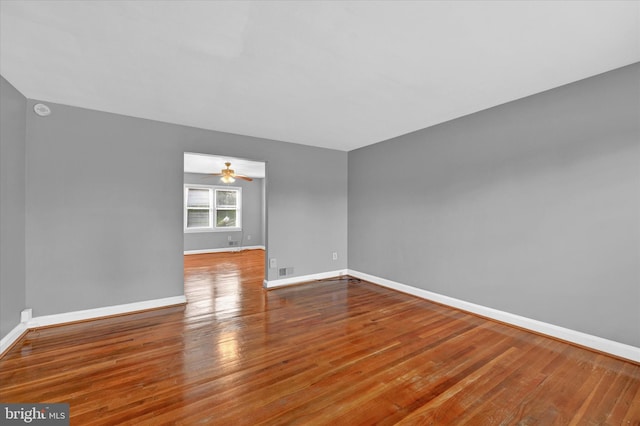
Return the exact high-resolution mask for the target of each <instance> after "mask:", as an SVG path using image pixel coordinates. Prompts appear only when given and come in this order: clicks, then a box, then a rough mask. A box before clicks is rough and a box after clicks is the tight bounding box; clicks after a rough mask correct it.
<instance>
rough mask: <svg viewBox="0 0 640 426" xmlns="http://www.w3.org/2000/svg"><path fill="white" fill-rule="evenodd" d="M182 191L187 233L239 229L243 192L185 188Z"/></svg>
mask: <svg viewBox="0 0 640 426" xmlns="http://www.w3.org/2000/svg"><path fill="white" fill-rule="evenodd" d="M184 191H185V192H184V229H185V231H186V232H209V231H238V230H240V229H241V223H240V222H241V218H242V211H241V208H240V206H241V201H242V188H232V187H226V186H225V187H217V186H205V185H185V187H184Z"/></svg>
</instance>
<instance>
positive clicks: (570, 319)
mask: <svg viewBox="0 0 640 426" xmlns="http://www.w3.org/2000/svg"><path fill="white" fill-rule="evenodd" d="M639 82H640V65H638V64H635V65H632V66H628V67H625V68H621V69H618V70H615V71H612V72H609V73H606V74H603V75H599V76H596V77H593V78H590V79H586V80H583V81H580V82H577V83H574V84H570V85H567V86H563V87H560V88H557V89H555V90H551V91H548V92H545V93H542V94H538V95H535V96H531V97H528V98H525V99H521V100H518V101H515V102H511V103H508V104H505V105H502V106H499V107H496V108H492V109H489V110H486V111H482V112H479V113H476V114H472V115H469V116H466V117H463V118H460V119H457V120H453V121H450V122H447V123H444V124H441V125H438V126H434V127H431V128H428V129H425V130H422V131H418V132H415V133H411V134H408V135H405V136H402V137H399V138H396V139H393V140H390V141H385V142H381V143H379V144H376V145H372V146H368V147H364V148H361V149H358V150H355V151H351V152H350V153H349V268H350V269H353V270H356V271H360V272H364V273H368V274H372V275H375V276H379V277H383V278H387V279H390V280H393V281H396V282H400V283H404V284H408V285H411V286H414V287H418V288H422V289H426V290H429V291H433V292H436V293H440V294H443V295H447V296H451V297H455V298H459V299H462V300H466V301H469V302H473V303H477V304H480V305H484V306H488V307H492V308H496V309H500V310H503V311H507V312H511V313H515V314H518V315H522V316H525V317H529V318H533V319H537V320H541V321H545V322H548V323H552V324H556V325H559V326H563V327H567V328H570V329H574V330H579V331H582V332H586V333H589V334H593V335H596V336H601V337H604V338H607V339H611V340H614V341H618V342H622V343H627V344H630V345H634V346H640V309H639V308H638V307H639V306H640V266H639V259H640V206H639V204H640V151H639V149H640V130H639V122H640V105H639V102H640V88H639V84H640V83H639ZM391 170H396V171H397V174H396V173H393V172H391Z"/></svg>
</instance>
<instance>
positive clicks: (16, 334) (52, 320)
mask: <svg viewBox="0 0 640 426" xmlns="http://www.w3.org/2000/svg"><path fill="white" fill-rule="evenodd" d="M184 303H187V298H186V297H185V296H184V295H182V296H173V297H165V298H163V299H154V300H145V301H143V302H134V303H127V304H124V305H115V306H105V307H102V308H95V309H86V310H83V311H74V312H65V313H62V314H54V315H43V316H39V317H33V318H31V320H29V321H27V322H22V323H20V324H18V325H17V326H16V327H15V328H14V329H13V330H11V331H10V332H9V333H8V334H7V335H6V336H5V337H3V338H2V340H1V341H0V356H1V355H2V354H3V353H4V351H5V350H7V349H9V348H10V347H11V345H13V343H14V342H15V341H16V340H18V339H19V338H20V337H21V336H22V335H23V334H24V333H25V332H26V331H28V330H30V329H34V328H38V327H45V326H50V325H59V324H65V323H70V322H76V321H86V320H92V319H98V318H103V317H109V316H113V315H122V314H129V313H133V312H138V311H145V310H149V309H157V308H166V307H168V306H174V305H182V304H184Z"/></svg>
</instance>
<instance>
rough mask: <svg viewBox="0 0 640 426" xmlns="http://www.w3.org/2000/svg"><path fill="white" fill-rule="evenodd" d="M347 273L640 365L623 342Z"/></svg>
mask: <svg viewBox="0 0 640 426" xmlns="http://www.w3.org/2000/svg"><path fill="white" fill-rule="evenodd" d="M348 274H349V275H351V276H352V277H356V278H360V279H363V280H365V281H369V282H372V283H374V284H378V285H381V286H383V287H387V288H390V289H393V290H397V291H400V292H402V293H408V294H411V295H414V296H417V297H420V298H422V299H427V300H431V301H434V302H437V303H441V304H443V305H447V306H451V307H454V308H458V309H461V310H463V311H467V312H472V313H474V314H478V315H482V316H483V317H488V318H492V319H495V320H498V321H501V322H505V323H508V324H512V325H515V326H518V327H522V328H525V329H527V330H531V331H535V332H537V333H541V334H545V335H547V336H551V337H555V338H558V339H562V340H565V341H568V342H572V343H576V344H578V345H581V346H585V347H588V348H591V349H595V350H598V351H601V352H606V353H609V354H612V355H615V356H618V357H621V358H625V359H629V360H631V361H635V362H640V348H637V347H635V346H630V345H627V344H624V343H620V342H616V341H613V340H608V339H604V338H602V337H598V336H593V335H591V334H586V333H582V332H580V331H576V330H571V329H569V328H564V327H560V326H557V325H553V324H549V323H546V322H542V321H538V320H534V319H531V318H526V317H522V316H520V315H516V314H512V313H509V312H504V311H500V310H498V309H493V308H489V307H486V306H482V305H477V304H475V303H471V302H466V301H464V300H460V299H456V298H453V297H449V296H444V295H442V294H438V293H433V292H430V291H428V290H423V289H421V288H416V287H412V286H409V285H406V284H401V283H398V282H395V281H391V280H387V279H385V278H380V277H376V276H374V275H369V274H365V273H363V272H358V271H354V270H351V269H349V270H348Z"/></svg>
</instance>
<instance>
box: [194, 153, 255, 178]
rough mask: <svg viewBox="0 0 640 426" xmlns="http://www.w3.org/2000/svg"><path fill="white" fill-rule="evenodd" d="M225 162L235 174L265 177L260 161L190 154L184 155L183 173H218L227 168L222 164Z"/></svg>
mask: <svg viewBox="0 0 640 426" xmlns="http://www.w3.org/2000/svg"><path fill="white" fill-rule="evenodd" d="M226 162H230V163H231V169H233V170H235V172H236V174H240V175H244V176H249V177H251V178H261V179H262V178H264V176H265V163H263V162H260V161H251V160H244V159H241V158H232V157H221V156H218V155H206V154H195V153H190V152H185V154H184V171H185V172H186V173H205V174H209V173H220V171H221V170H222V169H226V168H227V166H225V164H224V163H226Z"/></svg>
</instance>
